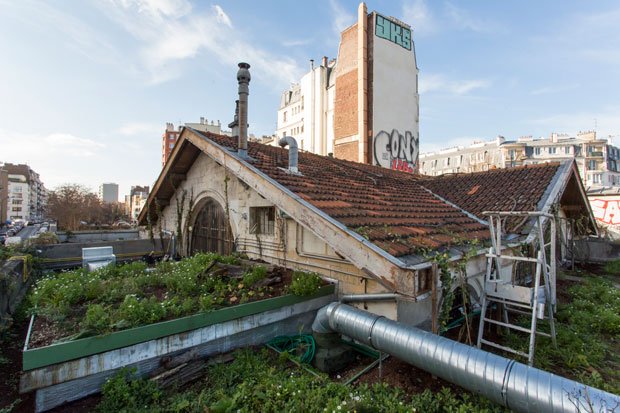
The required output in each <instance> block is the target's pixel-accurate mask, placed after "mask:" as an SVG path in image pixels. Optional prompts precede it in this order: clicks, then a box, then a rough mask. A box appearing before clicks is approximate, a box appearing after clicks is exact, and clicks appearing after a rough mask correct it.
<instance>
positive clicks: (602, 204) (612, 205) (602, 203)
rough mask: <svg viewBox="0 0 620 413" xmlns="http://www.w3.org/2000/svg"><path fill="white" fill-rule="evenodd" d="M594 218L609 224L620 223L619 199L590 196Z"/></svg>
mask: <svg viewBox="0 0 620 413" xmlns="http://www.w3.org/2000/svg"><path fill="white" fill-rule="evenodd" d="M590 205H591V206H592V213H593V214H594V218H596V219H597V220H598V221H601V222H604V223H605V224H609V225H620V199H613V200H605V199H599V198H591V199H590Z"/></svg>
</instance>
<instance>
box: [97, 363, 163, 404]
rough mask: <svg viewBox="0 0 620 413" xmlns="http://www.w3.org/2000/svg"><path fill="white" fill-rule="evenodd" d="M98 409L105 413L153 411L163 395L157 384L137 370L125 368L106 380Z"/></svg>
mask: <svg viewBox="0 0 620 413" xmlns="http://www.w3.org/2000/svg"><path fill="white" fill-rule="evenodd" d="M101 393H102V397H101V402H100V403H99V405H98V406H97V409H98V410H99V411H100V412H103V413H107V412H110V413H118V412H130V411H145V412H148V411H152V407H154V406H157V404H158V403H159V401H160V400H161V397H162V392H161V391H160V390H159V388H158V387H157V385H156V384H155V383H154V382H152V381H149V380H145V379H140V378H138V377H137V376H136V370H135V369H132V370H129V369H127V368H123V369H121V370H120V372H119V373H117V374H116V375H115V376H114V377H112V378H111V379H108V381H106V382H105V384H104V385H103V387H102V389H101Z"/></svg>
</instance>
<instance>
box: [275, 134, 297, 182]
mask: <svg viewBox="0 0 620 413" xmlns="http://www.w3.org/2000/svg"><path fill="white" fill-rule="evenodd" d="M278 145H280V146H281V147H283V148H285V147H286V146H287V145H288V169H289V171H291V172H292V173H295V174H296V173H299V170H298V169H297V156H298V155H297V150H298V148H297V141H296V140H295V138H293V137H292V136H283V137H282V138H281V139H280V140H279V141H278Z"/></svg>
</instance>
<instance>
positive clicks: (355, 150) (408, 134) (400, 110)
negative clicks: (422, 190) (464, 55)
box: [270, 3, 420, 173]
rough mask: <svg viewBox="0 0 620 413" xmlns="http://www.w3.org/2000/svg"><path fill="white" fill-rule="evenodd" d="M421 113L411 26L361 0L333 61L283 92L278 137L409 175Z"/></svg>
mask: <svg viewBox="0 0 620 413" xmlns="http://www.w3.org/2000/svg"><path fill="white" fill-rule="evenodd" d="M419 118H420V117H419V94H418V67H417V62H416V57H415V47H414V42H413V31H412V29H411V27H410V26H409V25H408V24H406V23H403V22H402V21H400V20H398V19H396V18H394V17H387V16H383V15H381V14H379V13H377V12H371V13H368V11H367V9H366V5H365V4H364V3H361V4H360V5H359V7H358V16H357V22H356V23H354V24H353V25H351V26H350V27H348V28H346V29H345V30H343V31H342V32H341V34H340V44H339V47H338V57H337V59H335V60H331V61H329V62H328V60H327V57H323V59H322V61H321V64H320V65H318V66H316V67H315V65H314V63H312V64H311V67H310V71H309V72H308V73H306V74H305V75H304V76H303V77H302V78H301V80H300V81H299V82H298V83H296V84H294V85H292V86H291V87H290V88H289V89H288V90H286V91H285V92H284V93H283V94H282V99H281V102H280V108H279V109H278V119H277V127H276V136H277V137H278V138H281V137H282V136H286V135H289V136H292V137H294V138H295V139H296V140H297V144H298V146H299V147H300V149H301V150H305V151H309V152H314V153H317V154H320V155H329V154H333V156H335V157H336V158H339V159H347V160H350V161H355V162H361V163H368V164H372V165H379V166H383V167H385V168H390V169H398V170H402V171H407V172H412V173H413V172H417V171H418V168H419V165H418V153H419ZM277 142H278V139H274V140H273V141H271V142H270V143H271V144H274V145H277Z"/></svg>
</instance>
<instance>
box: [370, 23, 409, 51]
mask: <svg viewBox="0 0 620 413" xmlns="http://www.w3.org/2000/svg"><path fill="white" fill-rule="evenodd" d="M375 34H376V35H377V37H381V38H383V39H386V40H389V41H391V42H394V43H396V44H397V45H399V46H402V47H404V48H405V49H407V50H411V30H410V29H408V28H407V27H404V26H401V25H400V24H397V23H395V22H393V21H392V20H390V19H388V18H386V17H383V16H382V15H380V14H377V19H376V24H375Z"/></svg>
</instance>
